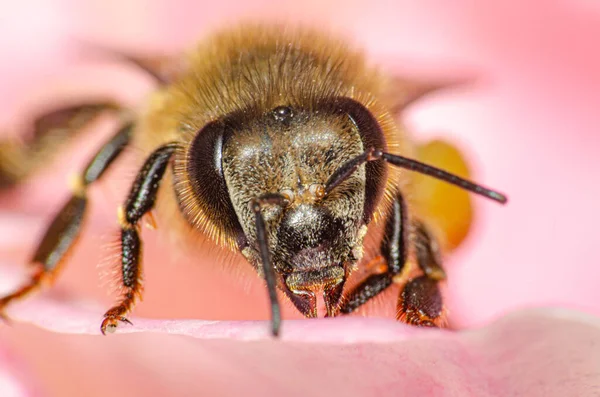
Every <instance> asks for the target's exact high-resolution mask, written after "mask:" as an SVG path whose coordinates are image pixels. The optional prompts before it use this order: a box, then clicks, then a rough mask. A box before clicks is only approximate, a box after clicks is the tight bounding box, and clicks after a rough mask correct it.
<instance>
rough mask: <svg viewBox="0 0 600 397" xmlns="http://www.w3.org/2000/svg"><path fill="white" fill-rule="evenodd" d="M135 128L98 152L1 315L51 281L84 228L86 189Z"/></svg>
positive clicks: (0, 308) (5, 301) (3, 301)
mask: <svg viewBox="0 0 600 397" xmlns="http://www.w3.org/2000/svg"><path fill="white" fill-rule="evenodd" d="M131 128H132V125H131V124H128V125H126V126H124V127H122V128H121V129H120V130H119V131H118V132H117V134H115V135H114V136H113V137H112V138H111V139H110V140H109V141H108V142H106V143H105V144H104V145H103V146H102V148H101V149H100V150H99V151H98V153H96V155H95V156H94V157H93V158H92V159H91V161H90V162H89V163H88V164H87V166H86V167H85V169H84V171H83V173H82V175H81V176H80V177H79V179H78V180H77V184H76V186H74V192H73V195H72V197H71V198H70V199H69V200H68V201H67V202H66V203H65V204H64V206H63V207H62V209H61V210H60V211H59V212H58V214H57V215H56V217H55V218H54V220H53V221H52V223H51V224H50V226H49V227H48V228H47V229H46V232H45V234H44V236H43V238H42V240H41V242H40V243H39V245H38V248H37V250H36V251H35V253H34V255H33V258H32V260H31V263H32V264H33V265H34V266H35V271H34V274H33V275H32V277H31V279H30V280H29V282H28V283H26V284H25V285H23V286H22V287H21V288H19V289H18V290H16V291H15V292H13V293H11V294H9V295H7V296H4V297H2V298H1V299H0V313H1V312H2V311H3V309H4V308H5V307H6V305H8V304H9V303H10V302H11V301H13V300H16V299H19V298H22V297H24V296H26V295H27V294H29V293H30V292H32V291H34V290H36V289H37V288H39V287H40V286H41V285H42V284H44V283H45V282H46V281H51V280H52V279H53V278H54V277H55V276H56V274H57V273H58V271H59V268H60V264H61V263H62V261H63V259H64V258H65V257H66V255H67V254H68V253H69V251H70V250H71V248H72V247H73V246H74V244H75V242H76V240H77V238H78V237H79V234H80V232H81V227H82V225H83V221H84V216H85V210H86V207H87V188H88V186H89V185H90V184H92V183H93V182H95V181H97V180H98V179H99V178H100V177H101V176H102V174H103V173H104V172H105V171H106V170H107V169H108V168H109V166H110V165H111V164H112V163H113V161H114V160H115V159H116V158H117V157H118V155H119V154H120V153H121V152H122V151H123V149H124V148H125V146H127V144H128V143H129V139H130V135H131Z"/></svg>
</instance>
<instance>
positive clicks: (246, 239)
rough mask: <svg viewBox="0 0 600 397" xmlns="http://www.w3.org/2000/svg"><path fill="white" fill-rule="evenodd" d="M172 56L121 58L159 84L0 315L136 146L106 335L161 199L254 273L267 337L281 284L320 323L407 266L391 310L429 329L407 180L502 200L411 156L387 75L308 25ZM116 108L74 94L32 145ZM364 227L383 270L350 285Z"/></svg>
mask: <svg viewBox="0 0 600 397" xmlns="http://www.w3.org/2000/svg"><path fill="white" fill-rule="evenodd" d="M183 59H184V61H183V62H180V64H179V65H180V66H179V67H177V68H173V70H172V72H171V73H164V70H165V69H164V68H162V66H161V64H160V63H156V62H155V63H152V62H144V61H143V60H135V59H134V58H128V60H130V61H133V62H134V63H136V64H137V65H138V66H140V67H142V68H143V69H144V70H146V71H148V72H149V73H151V74H152V75H153V76H155V77H156V79H157V80H158V81H159V83H160V87H159V88H158V89H157V90H156V91H155V92H153V93H152V94H151V95H150V97H149V100H148V102H147V103H146V104H145V106H143V107H142V109H141V110H140V111H138V112H137V114H136V116H135V117H132V118H131V119H130V120H128V121H126V122H125V123H124V125H123V126H122V127H121V128H120V129H119V130H118V131H117V132H116V134H115V135H114V136H113V137H112V138H111V139H110V140H109V141H108V142H106V144H105V145H104V146H102V147H101V148H100V149H99V151H98V152H97V154H96V155H95V156H94V157H93V158H92V159H91V160H90V162H89V164H88V165H87V166H86V167H85V168H84V169H83V170H82V172H81V174H80V176H79V177H78V178H77V179H76V181H75V183H74V186H73V194H72V196H71V198H70V199H69V200H68V201H67V202H66V203H65V204H64V206H63V207H62V209H60V211H58V214H57V215H56V217H55V219H54V221H53V222H52V223H51V224H50V226H49V227H48V229H47V231H46V233H45V235H44V236H43V238H42V239H41V242H40V244H39V246H38V248H37V250H36V251H35V253H34V255H33V259H32V262H33V264H34V265H35V269H36V272H35V273H34V275H33V276H32V278H31V280H30V281H29V282H28V283H27V284H26V285H24V286H22V287H21V288H20V289H18V290H16V291H15V292H13V293H12V294H10V295H7V296H5V297H3V298H2V299H1V300H0V310H1V309H4V308H5V307H6V306H7V304H9V303H10V302H12V301H14V300H16V299H19V298H21V297H23V296H25V295H27V294H28V293H30V292H31V291H33V290H35V289H37V288H38V287H40V286H41V285H42V284H44V282H45V281H47V280H50V279H52V278H54V277H55V276H56V274H57V273H58V271H59V269H60V266H59V265H60V264H61V262H62V261H63V260H64V258H65V257H66V254H67V253H68V252H69V251H70V250H71V249H72V248H73V246H74V243H75V241H76V239H77V237H78V236H79V234H80V233H81V230H82V227H83V219H84V215H85V213H86V210H87V207H88V198H87V190H88V187H89V186H90V185H91V184H93V183H94V182H95V181H97V180H98V179H100V178H101V177H102V176H103V174H104V172H105V171H106V170H107V169H108V168H109V166H110V165H111V164H112V163H113V161H114V160H115V159H116V158H117V157H118V156H119V154H121V153H122V152H123V150H124V148H125V147H127V146H132V145H134V146H136V147H138V148H139V149H140V150H141V152H143V153H145V154H146V158H145V161H144V163H143V165H142V166H141V168H140V169H139V172H138V173H137V176H136V177H135V180H134V181H133V183H132V184H131V188H130V190H129V193H128V196H127V198H126V200H125V202H124V204H123V205H122V206H121V207H120V208H119V209H118V211H117V212H118V222H119V225H120V254H121V255H120V258H121V259H120V276H121V277H120V280H119V283H120V284H121V287H122V293H121V295H120V296H119V299H118V302H117V304H116V305H115V306H114V307H112V308H110V309H109V310H108V311H107V312H106V313H105V314H104V318H103V320H102V322H101V325H100V330H101V332H102V333H103V334H105V333H106V332H114V330H115V329H116V327H117V325H118V323H119V322H123V323H130V322H129V320H128V319H127V316H128V314H129V313H130V312H131V311H132V309H133V308H134V306H135V304H136V302H137V301H138V300H139V298H140V297H141V293H142V292H141V291H142V288H141V286H142V284H141V280H142V270H141V256H142V241H141V238H140V227H141V226H140V225H141V220H142V218H144V217H145V216H148V215H149V214H151V211H152V210H153V209H154V207H155V204H156V203H157V198H159V197H160V199H161V200H164V201H168V203H166V204H165V205H172V206H175V207H176V208H177V209H178V214H179V215H180V216H181V217H182V218H183V219H184V220H185V222H186V224H187V225H188V226H189V228H188V230H189V232H190V233H197V234H199V235H203V236H207V237H208V238H209V239H211V240H212V241H213V242H214V243H215V244H216V245H219V246H221V247H225V248H227V249H229V250H231V251H234V252H239V253H241V254H242V255H243V256H244V257H245V259H246V260H247V262H248V263H249V264H250V265H251V266H252V267H253V268H254V269H255V270H256V272H257V273H258V275H259V276H260V277H261V278H263V279H264V281H265V284H266V289H267V291H268V297H269V300H270V310H271V331H272V334H273V335H275V336H276V335H278V334H279V330H280V323H281V314H280V302H279V297H278V290H279V291H281V293H282V294H283V295H284V296H285V297H287V299H289V301H290V302H291V303H292V304H293V305H294V306H295V307H296V308H297V310H298V311H300V312H301V313H302V314H303V315H304V316H305V317H308V318H313V317H317V316H318V310H317V296H318V295H320V294H322V297H323V300H324V305H325V309H326V316H327V317H334V316H338V315H341V314H348V313H351V312H353V311H355V310H357V309H358V308H359V307H360V306H362V305H363V304H365V303H366V302H367V301H369V300H371V299H372V298H374V297H376V296H377V295H379V294H381V293H382V292H383V291H385V290H387V289H388V288H389V287H390V286H392V285H393V284H394V283H395V280H397V279H398V277H399V276H401V275H403V274H406V273H407V272H409V271H413V273H414V270H415V269H416V270H417V271H418V274H417V275H416V276H414V277H411V278H410V279H409V280H408V281H406V282H405V283H404V285H403V287H402V289H401V292H400V296H399V299H398V303H397V307H398V313H399V315H398V317H399V318H400V319H401V320H402V321H404V322H406V323H409V324H414V325H417V326H436V325H439V324H440V319H441V316H442V313H443V304H442V297H441V293H440V289H439V283H440V282H442V281H443V280H444V279H445V278H446V274H445V272H444V269H443V267H442V263H441V259H440V253H439V243H438V241H437V239H436V237H435V235H434V233H432V232H431V230H430V229H429V228H428V226H427V222H426V220H425V219H421V218H420V217H419V216H418V214H417V213H416V211H413V206H412V205H411V203H410V200H409V199H407V197H408V190H407V189H409V187H408V185H407V183H406V181H407V180H410V179H411V174H414V173H417V174H419V173H420V174H425V175H428V176H431V177H433V178H437V179H439V180H442V181H445V182H448V183H450V184H453V185H456V186H458V187H460V188H462V189H466V190H467V191H470V192H473V193H476V194H479V195H482V196H484V197H487V198H489V199H492V200H495V201H497V202H499V203H505V202H506V201H507V199H506V197H505V196H504V195H502V194H501V193H498V192H496V191H494V190H491V189H488V188H485V187H483V186H480V185H478V184H475V183H473V182H470V181H468V180H466V179H463V178H461V177H459V176H457V175H454V174H452V173H449V172H447V171H444V170H442V169H439V168H436V167H434V166H431V165H428V164H425V163H423V162H420V161H418V160H416V159H415V158H413V157H411V154H412V153H413V152H414V150H413V147H412V144H411V142H410V139H409V138H408V136H407V134H406V133H405V131H404V130H403V128H402V126H401V125H400V123H399V122H398V121H397V120H395V118H394V114H395V113H396V110H397V107H398V104H399V103H401V102H402V103H401V104H402V105H406V103H407V102H410V100H411V99H410V98H408V99H407V98H403V99H402V100H401V101H399V100H396V99H395V98H394V95H395V93H394V90H393V88H394V85H393V84H391V79H390V78H389V77H388V76H386V75H384V74H382V73H380V72H379V71H378V70H376V69H375V68H374V67H372V66H370V65H369V64H368V63H367V61H366V60H365V58H364V56H363V55H362V53H361V52H360V51H359V50H355V49H353V48H351V47H350V45H348V44H347V43H346V42H345V41H343V40H341V39H338V38H332V37H331V36H330V35H327V34H325V33H323V32H319V31H315V30H311V29H307V28H288V27H284V26H276V25H273V26H264V25H243V26H241V27H238V28H235V29H229V30H224V31H220V32H217V33H215V34H214V35H213V36H211V37H209V38H208V39H206V40H205V41H203V42H201V43H200V44H199V45H198V46H197V47H196V48H194V49H193V50H192V51H190V52H189V54H188V55H187V56H186V57H184V58H183ZM156 65H159V66H161V67H157V66H156ZM398 95H400V93H398ZM415 98H416V97H415ZM121 108H122V107H121V106H120V105H118V104H115V103H111V102H106V103H87V104H80V105H74V106H71V107H68V108H63V109H59V110H56V111H54V112H50V113H49V114H46V115H44V116H42V117H41V118H39V119H38V121H37V122H36V123H35V130H36V135H35V136H34V138H33V141H32V142H30V150H31V151H32V152H33V149H31V147H33V148H34V149H35V148H36V147H37V148H38V149H40V148H43V147H48V146H49V145H50V143H52V142H55V141H56V139H54V140H52V139H50V140H49V139H48V137H49V136H56V135H57V134H58V133H59V132H60V133H62V134H72V133H74V132H76V131H77V130H79V129H81V128H82V127H83V126H85V125H87V124H88V123H90V122H91V121H92V120H93V119H94V118H95V117H96V116H97V115H99V114H101V113H103V112H107V111H118V110H120V109H121ZM45 141H48V142H50V143H48V142H45ZM50 146H51V145H50ZM9 149H11V150H8V149H6V148H5V149H4V150H2V151H0V180H1V181H2V183H3V184H4V185H7V186H8V185H10V184H11V183H12V182H14V181H16V180H19V179H20V178H21V177H22V176H23V175H25V174H26V173H27V172H28V171H30V170H29V169H28V167H27V165H26V164H27V161H25V158H26V157H27V156H24V155H22V156H21V157H19V156H18V154H19V153H21V154H23V153H24V152H23V150H26V149H22V150H21V152H19V151H18V150H17V149H16V148H15V147H12V148H11V147H9ZM44 152H46V151H45V150H41V149H40V150H37V151H36V153H38V154H39V153H44ZM15 153H16V154H15ZM15 156H16V159H15ZM163 180H168V181H169V184H168V185H165V184H163V183H162V182H163ZM159 189H160V190H163V191H164V190H169V191H170V193H169V194H162V195H159ZM377 233H379V234H377ZM368 234H372V235H379V236H380V237H379V255H378V256H377V257H378V258H380V260H382V261H383V270H382V271H380V272H377V273H376V274H370V275H366V277H365V278H364V280H362V281H360V282H358V283H357V284H356V285H354V286H352V287H350V286H349V283H347V280H348V278H349V276H350V274H352V273H353V272H355V271H356V270H357V269H360V268H361V267H362V268H364V266H366V265H365V264H366V263H369V261H370V260H373V258H368V257H367V258H365V257H364V256H365V255H364V253H365V250H364V244H365V237H366V236H367V235H368ZM411 258H413V261H414V263H416V265H415V266H416V268H415V269H409V267H410V266H409V264H410V263H411Z"/></svg>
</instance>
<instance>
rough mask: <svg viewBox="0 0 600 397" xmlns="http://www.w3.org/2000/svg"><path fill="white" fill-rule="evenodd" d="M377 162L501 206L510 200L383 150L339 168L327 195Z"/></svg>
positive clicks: (364, 154) (371, 149)
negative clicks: (385, 163)
mask: <svg viewBox="0 0 600 397" xmlns="http://www.w3.org/2000/svg"><path fill="white" fill-rule="evenodd" d="M377 160H384V161H386V162H387V163H389V164H392V165H395V166H396V167H400V168H404V169H407V170H410V171H414V172H418V173H419V174H424V175H429V176H431V177H434V178H436V179H439V180H441V181H444V182H448V183H450V184H452V185H455V186H458V187H460V188H461V189H465V190H467V191H470V192H472V193H475V194H478V195H480V196H483V197H486V198H488V199H491V200H494V201H497V202H499V203H501V204H505V203H506V202H507V201H508V198H507V197H506V196H505V195H503V194H502V193H499V192H497V191H494V190H492V189H488V188H486V187H483V186H481V185H479V184H476V183H473V182H471V181H468V180H466V179H463V178H461V177H459V176H458V175H455V174H452V173H450V172H447V171H444V170H442V169H439V168H436V167H434V166H431V165H428V164H425V163H422V162H420V161H417V160H414V159H410V158H407V157H403V156H399V155H396V154H390V153H385V152H384V151H383V150H381V149H374V148H370V149H368V150H366V151H365V152H363V153H362V154H359V155H358V156H356V157H355V158H353V159H351V160H349V161H347V162H346V163H344V164H343V165H342V166H341V167H340V168H338V169H337V170H336V171H335V172H334V173H333V174H332V175H331V177H330V178H329V180H328V181H327V184H326V185H325V195H327V194H329V193H330V192H331V191H332V190H333V189H334V188H335V187H336V186H338V185H339V184H340V183H342V182H343V181H345V180H346V179H347V178H348V177H350V175H352V174H353V173H354V172H355V171H356V170H357V169H358V167H360V166H361V165H362V164H364V163H367V162H369V161H377Z"/></svg>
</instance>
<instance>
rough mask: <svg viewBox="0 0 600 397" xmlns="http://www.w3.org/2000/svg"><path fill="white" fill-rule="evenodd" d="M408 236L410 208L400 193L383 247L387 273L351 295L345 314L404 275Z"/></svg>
mask: <svg viewBox="0 0 600 397" xmlns="http://www.w3.org/2000/svg"><path fill="white" fill-rule="evenodd" d="M407 236H408V231H407V214H406V204H405V202H404V198H403V197H402V194H400V193H398V194H397V195H396V199H395V200H394V203H393V206H392V211H391V213H390V214H389V215H388V218H387V221H386V226H385V235H384V237H383V241H382V243H381V254H382V256H383V257H384V258H385V260H386V263H387V271H386V272H385V273H382V274H374V275H371V276H369V277H368V278H367V279H366V280H365V281H363V282H361V283H360V284H359V285H357V286H356V287H355V288H354V289H353V290H352V291H350V293H349V294H348V296H347V299H345V301H344V303H343V304H342V306H341V308H340V312H341V313H343V314H348V313H352V312H353V311H355V310H356V309H358V308H359V307H360V306H362V305H363V304H365V303H366V302H368V301H369V300H370V299H372V298H374V297H375V296H377V295H379V294H380V293H382V292H383V291H385V290H386V289H387V288H388V287H389V286H390V285H392V284H393V279H394V276H395V275H397V274H400V273H401V272H402V269H403V268H404V264H405V263H406V257H407V242H408V240H407Z"/></svg>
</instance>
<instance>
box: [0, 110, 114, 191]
mask: <svg viewBox="0 0 600 397" xmlns="http://www.w3.org/2000/svg"><path fill="white" fill-rule="evenodd" d="M118 109H119V107H118V105H116V104H113V103H111V102H105V103H88V104H78V105H74V106H69V107H65V108H61V109H57V110H54V111H52V112H49V113H46V114H44V115H42V116H40V117H38V118H37V119H35V120H34V122H33V126H32V131H30V132H29V133H27V134H25V136H26V139H25V140H24V141H21V140H17V139H8V140H3V141H0V189H3V188H9V187H11V186H13V185H15V184H17V183H19V182H21V181H22V180H24V179H26V178H27V177H28V176H30V175H31V174H32V173H33V172H34V171H36V170H37V169H39V168H40V167H42V166H43V165H45V164H47V163H48V162H49V161H51V159H52V158H53V157H54V156H55V155H56V152H57V151H59V149H60V147H61V146H62V145H63V144H64V143H65V142H66V141H68V140H69V139H70V138H72V137H74V136H75V135H77V133H79V132H81V131H82V130H83V127H85V126H87V125H89V124H91V123H92V122H93V121H94V120H96V118H97V117H98V116H99V115H100V114H102V113H104V112H106V111H115V110H118Z"/></svg>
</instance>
